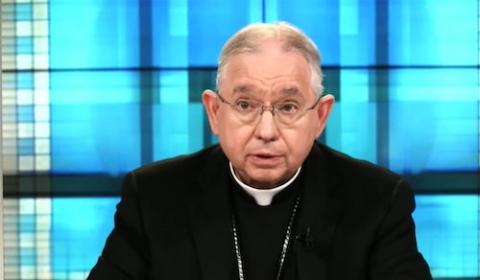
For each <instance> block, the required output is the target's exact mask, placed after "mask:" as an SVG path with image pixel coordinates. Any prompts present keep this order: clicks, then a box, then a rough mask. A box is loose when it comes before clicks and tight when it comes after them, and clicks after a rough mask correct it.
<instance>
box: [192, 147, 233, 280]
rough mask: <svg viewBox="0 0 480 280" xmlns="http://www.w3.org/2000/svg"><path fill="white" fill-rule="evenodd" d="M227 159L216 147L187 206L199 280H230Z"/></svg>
mask: <svg viewBox="0 0 480 280" xmlns="http://www.w3.org/2000/svg"><path fill="white" fill-rule="evenodd" d="M227 170H228V160H227V159H226V157H225V156H224V154H223V152H222V151H221V149H220V148H218V149H215V150H214V152H213V155H212V157H211V158H210V159H208V163H206V164H205V168H204V172H202V177H201V178H200V186H199V190H198V192H197V193H196V195H195V196H194V197H193V200H192V203H191V208H190V209H191V222H192V231H193V237H194V241H195V245H196V250H197V257H198V263H199V265H200V268H201V275H202V277H201V279H222V280H223V279H231V278H232V263H233V245H232V230H231V207H230V197H229V196H230V194H229V189H228V177H227Z"/></svg>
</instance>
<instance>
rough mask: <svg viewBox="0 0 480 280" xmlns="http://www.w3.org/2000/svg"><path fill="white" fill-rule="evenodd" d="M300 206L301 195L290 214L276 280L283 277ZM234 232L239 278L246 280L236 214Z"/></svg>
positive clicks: (233, 224) (233, 216)
mask: <svg viewBox="0 0 480 280" xmlns="http://www.w3.org/2000/svg"><path fill="white" fill-rule="evenodd" d="M299 204H300V195H298V196H297V199H296V200H295V204H294V205H293V208H292V213H291V214H290V219H289V221H288V226H287V230H286V232H285V239H284V240H283V244H282V253H281V254H280V259H279V263H278V271H277V276H276V277H275V279H276V280H280V276H281V275H282V270H283V265H284V263H285V258H286V257H287V250H288V246H289V244H290V239H291V234H292V227H293V222H294V220H295V215H296V214H297V209H298V205H299ZM232 230H233V244H234V246H235V256H236V257H237V267H238V277H239V279H240V280H245V273H244V271H243V261H242V254H241V253H240V244H239V242H238V239H239V238H238V235H239V233H238V229H237V222H236V219H235V214H232Z"/></svg>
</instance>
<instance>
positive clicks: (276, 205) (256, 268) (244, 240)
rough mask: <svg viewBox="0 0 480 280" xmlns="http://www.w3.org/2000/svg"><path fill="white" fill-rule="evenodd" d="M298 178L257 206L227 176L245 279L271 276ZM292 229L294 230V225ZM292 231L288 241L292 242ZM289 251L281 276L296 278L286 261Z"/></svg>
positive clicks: (264, 278) (273, 272) (275, 265)
mask: <svg viewBox="0 0 480 280" xmlns="http://www.w3.org/2000/svg"><path fill="white" fill-rule="evenodd" d="M299 177H300V176H299ZM300 179H301V178H296V179H295V181H294V182H292V184H291V185H290V186H288V187H286V188H285V189H284V190H282V191H281V192H279V193H277V194H276V195H275V196H274V198H273V200H272V203H271V204H270V205H267V206H260V205H258V204H257V202H256V201H255V199H254V198H253V197H252V196H251V195H250V194H248V193H247V192H246V191H245V190H244V189H243V188H242V187H240V186H239V185H238V184H237V183H236V182H235V180H234V179H233V178H231V180H230V181H231V184H232V185H233V188H232V190H233V191H232V193H233V205H234V213H235V214H236V219H237V227H238V232H239V244H240V251H241V254H242V261H243V265H244V273H245V279H246V280H270V279H275V277H276V274H277V270H278V266H279V265H278V264H279V259H280V254H281V250H282V245H283V242H284V239H285V233H286V229H287V226H288V221H289V218H290V215H291V211H292V207H293V204H294V202H295V200H296V197H297V195H298V193H299V187H300V186H299V181H300ZM297 215H298V214H297ZM294 225H295V223H294ZM293 231H294V232H295V226H294V227H293ZM294 232H293V234H292V235H291V241H290V245H292V244H293V243H294V242H295V234H294ZM291 254H292V251H291V250H289V251H287V259H286V261H285V267H284V269H283V275H284V277H282V279H295V278H296V277H294V275H295V271H294V268H293V267H292V264H293V263H292V262H291V261H290V260H291V259H292V256H291ZM235 264H236V260H235Z"/></svg>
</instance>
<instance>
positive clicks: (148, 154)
mask: <svg viewBox="0 0 480 280" xmlns="http://www.w3.org/2000/svg"><path fill="white" fill-rule="evenodd" d="M1 5H2V74H3V75H2V114H3V139H2V140H3V167H4V191H5V196H6V199H5V202H4V213H5V226H4V228H5V229H4V233H5V245H4V246H5V279H83V278H85V276H86V274H87V273H88V271H89V269H90V268H91V267H92V266H93V264H94V263H95V261H96V259H97V257H98V255H99V254H100V251H101V248H102V247H103V244H104V241H105V238H106V237H107V235H108V233H109V231H110V230H111V228H112V223H113V213H114V211H115V205H116V203H117V202H118V193H119V187H120V181H121V179H122V176H123V174H125V172H127V171H129V170H131V169H133V168H135V167H138V166H140V165H142V164H145V163H148V162H151V161H154V160H159V159H163V158H167V157H171V156H175V155H179V154H184V153H190V152H193V151H196V150H198V149H201V148H202V147H205V146H207V145H210V144H212V143H215V142H216V139H215V137H214V136H213V135H212V134H211V132H210V130H209V127H208V124H207V120H206V118H205V115H204V112H203V108H202V105H201V101H200V94H201V92H202V90H203V89H205V88H214V87H215V71H216V61H217V56H218V54H219V52H220V49H221V47H222V45H223V43H224V42H225V40H227V38H228V37H229V36H231V35H232V34H233V33H234V32H236V31H237V30H238V29H240V28H241V27H243V26H244V25H246V24H248V23H252V22H273V21H279V20H282V21H289V22H291V23H293V24H294V25H297V26H298V27H300V28H301V29H303V30H304V31H305V32H306V33H307V34H308V35H309V36H311V37H312V39H313V40H314V41H315V42H316V43H317V45H318V47H319V49H320V52H321V55H322V66H323V68H324V74H325V88H326V92H328V93H331V94H333V95H335V97H336V99H337V101H338V102H337V104H336V107H335V108H334V111H333V113H332V116H331V119H330V121H329V123H328V126H327V129H326V131H325V133H324V135H323V136H322V137H321V139H320V141H323V142H325V143H327V144H328V145H330V146H332V147H334V148H336V149H338V150H341V151H343V152H346V153H348V154H350V155H352V156H354V157H357V158H362V159H366V160H369V161H371V162H374V163H377V164H380V165H382V166H385V167H387V168H390V169H392V170H394V171H395V172H398V173H400V174H402V175H404V176H405V177H406V178H407V180H408V181H409V182H410V183H411V184H412V186H413V187H414V189H415V191H416V193H417V211H416V212H415V214H414V218H415V221H416V224H417V238H418V243H419V247H420V250H421V251H422V253H423V254H424V255H425V258H426V259H427V261H428V262H429V264H430V266H431V269H432V273H433V275H434V276H435V277H436V278H438V279H440V278H441V279H445V278H458V279H464V278H468V277H470V278H471V279H473V278H476V277H479V276H480V272H479V269H480V268H479V263H480V258H479V254H480V252H479V245H478V244H479V235H478V230H479V196H478V191H479V176H478V169H479V158H480V153H479V127H480V119H479V111H480V105H479V104H480V103H479V91H478V85H479V72H478V67H479V37H478V34H479V33H478V32H479V30H478V22H479V13H478V10H479V3H478V1H476V0H463V1H457V0H403V1H400V0H398V1H397V0H338V1H331V0H299V1H282V0H247V1H220V0H206V1H188V0H82V1H74V0H22V1H13V0H10V1H2V4H1Z"/></svg>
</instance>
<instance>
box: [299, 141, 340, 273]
mask: <svg viewBox="0 0 480 280" xmlns="http://www.w3.org/2000/svg"><path fill="white" fill-rule="evenodd" d="M323 153H324V152H323V151H322V150H321V147H318V146H317V145H316V144H315V145H314V147H313V149H312V152H311V153H310V155H309V156H308V158H307V160H306V161H305V164H304V172H305V173H304V176H303V178H304V193H303V196H302V206H301V209H300V215H299V221H298V224H297V233H298V234H297V240H296V241H295V243H294V246H293V247H294V248H293V255H294V256H295V257H294V259H295V261H296V266H297V272H298V277H299V279H300V280H308V279H328V275H329V271H328V267H329V262H330V259H331V255H332V249H333V248H332V246H333V241H334V236H335V229H336V226H337V223H338V221H339V219H340V217H341V216H342V210H343V205H342V203H343V198H342V190H341V188H340V186H339V185H338V184H337V178H336V176H335V175H334V174H335V173H334V170H333V168H332V167H331V166H328V163H327V162H326V158H325V155H324V154H323Z"/></svg>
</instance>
